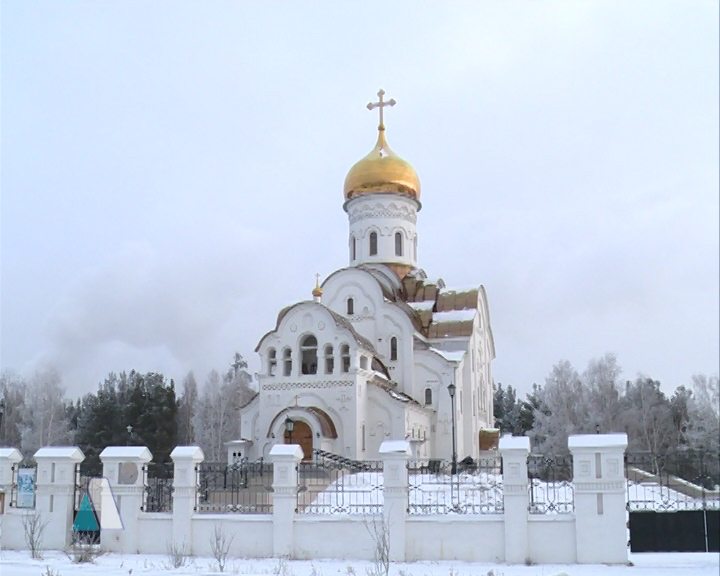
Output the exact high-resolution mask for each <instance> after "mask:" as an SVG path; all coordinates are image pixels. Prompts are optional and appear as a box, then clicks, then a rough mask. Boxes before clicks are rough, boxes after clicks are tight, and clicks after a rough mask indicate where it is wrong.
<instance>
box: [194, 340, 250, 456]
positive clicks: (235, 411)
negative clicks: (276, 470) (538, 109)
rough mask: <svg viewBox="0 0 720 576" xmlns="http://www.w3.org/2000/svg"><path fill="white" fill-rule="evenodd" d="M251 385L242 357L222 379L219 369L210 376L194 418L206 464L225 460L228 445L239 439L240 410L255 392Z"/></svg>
mask: <svg viewBox="0 0 720 576" xmlns="http://www.w3.org/2000/svg"><path fill="white" fill-rule="evenodd" d="M251 382H252V376H250V374H249V373H248V372H247V363H246V362H245V361H244V360H243V358H242V356H241V355H240V354H235V358H234V361H233V363H232V364H231V367H230V369H229V370H228V371H227V372H226V373H225V374H224V375H223V376H220V374H219V372H217V371H216V370H213V371H211V372H210V374H208V377H207V379H206V380H205V384H204V386H203V388H202V390H201V391H200V394H199V396H198V399H197V402H196V410H195V414H194V415H193V417H192V424H193V430H194V434H195V440H196V442H197V444H198V445H199V446H200V447H201V448H202V449H203V452H205V458H206V460H207V461H209V462H220V461H224V460H225V459H226V458H227V453H226V450H225V442H227V441H229V440H236V439H238V438H239V436H240V415H239V410H240V408H241V407H242V406H243V405H244V404H245V403H247V401H248V400H249V399H250V398H252V396H253V395H254V393H255V391H254V390H253V389H252V386H251Z"/></svg>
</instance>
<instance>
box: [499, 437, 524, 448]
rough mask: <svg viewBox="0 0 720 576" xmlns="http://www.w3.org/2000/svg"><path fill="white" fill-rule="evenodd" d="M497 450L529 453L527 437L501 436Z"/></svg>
mask: <svg viewBox="0 0 720 576" xmlns="http://www.w3.org/2000/svg"><path fill="white" fill-rule="evenodd" d="M498 448H499V449H500V451H501V452H502V451H503V450H526V451H528V452H530V438H528V437H527V436H510V435H507V436H503V437H502V438H500V443H499V444H498Z"/></svg>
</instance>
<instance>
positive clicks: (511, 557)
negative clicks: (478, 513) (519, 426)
mask: <svg viewBox="0 0 720 576" xmlns="http://www.w3.org/2000/svg"><path fill="white" fill-rule="evenodd" d="M499 450H500V455H501V456H502V464H503V494H504V497H503V500H504V509H505V562H507V563H508V564H521V563H523V562H526V561H527V560H528V559H529V555H530V548H529V547H528V469H527V458H528V454H530V438H528V437H526V436H522V437H512V436H503V437H502V438H500V444H499Z"/></svg>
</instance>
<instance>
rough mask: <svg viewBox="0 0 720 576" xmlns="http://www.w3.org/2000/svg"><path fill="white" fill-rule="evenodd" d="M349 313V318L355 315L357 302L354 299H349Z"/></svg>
mask: <svg viewBox="0 0 720 576" xmlns="http://www.w3.org/2000/svg"><path fill="white" fill-rule="evenodd" d="M347 313H348V316H352V315H353V314H355V300H353V299H352V298H348V299H347Z"/></svg>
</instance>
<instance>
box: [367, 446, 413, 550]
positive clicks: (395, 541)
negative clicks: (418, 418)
mask: <svg viewBox="0 0 720 576" xmlns="http://www.w3.org/2000/svg"><path fill="white" fill-rule="evenodd" d="M411 454H412V451H411V448H410V443H409V442H406V441H405V440H389V441H385V442H383V443H382V444H381V445H380V456H381V457H382V461H383V502H384V503H383V518H382V521H383V527H382V530H383V531H384V532H385V531H386V533H385V536H386V537H387V538H388V546H389V554H390V560H392V561H393V562H404V561H405V520H406V518H407V509H408V470H407V463H408V460H409V458H410V455H411ZM377 536H379V534H376V537H377Z"/></svg>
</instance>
